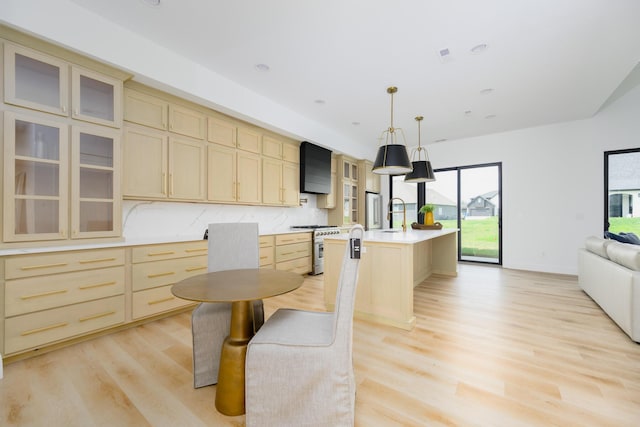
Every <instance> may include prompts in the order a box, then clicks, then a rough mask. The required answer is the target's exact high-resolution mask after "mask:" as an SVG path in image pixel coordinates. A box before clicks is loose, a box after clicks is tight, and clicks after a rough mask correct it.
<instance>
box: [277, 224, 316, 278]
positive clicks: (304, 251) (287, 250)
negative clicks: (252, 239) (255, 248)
mask: <svg viewBox="0 0 640 427" xmlns="http://www.w3.org/2000/svg"><path fill="white" fill-rule="evenodd" d="M275 241H276V246H275V261H276V270H287V271H293V272H295V273H300V274H306V273H309V272H311V268H312V265H311V264H312V259H311V233H287V234H278V235H276V236H275Z"/></svg>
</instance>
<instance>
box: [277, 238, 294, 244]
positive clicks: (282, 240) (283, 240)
mask: <svg viewBox="0 0 640 427" xmlns="http://www.w3.org/2000/svg"><path fill="white" fill-rule="evenodd" d="M295 241H296V240H295V239H280V242H283V243H284V242H295Z"/></svg>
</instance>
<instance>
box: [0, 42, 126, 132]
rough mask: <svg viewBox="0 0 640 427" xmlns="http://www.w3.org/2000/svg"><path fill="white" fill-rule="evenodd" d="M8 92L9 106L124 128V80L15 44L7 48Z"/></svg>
mask: <svg viewBox="0 0 640 427" xmlns="http://www.w3.org/2000/svg"><path fill="white" fill-rule="evenodd" d="M70 77H71V78H70ZM4 88H5V92H4V101H5V102H6V103H7V104H12V105H17V106H20V107H26V108H30V109H34V110H39V111H44V112H46V113H51V114H56V115H59V116H65V117H71V118H73V119H76V120H82V121H86V122H91V123H97V124H101V125H105V126H111V127H121V125H122V81H121V80H118V79H115V78H112V77H109V76H105V75H102V74H100V73H96V72H93V71H90V70H87V69H84V68H82V67H79V66H76V65H73V64H70V63H68V62H65V61H62V60H60V59H57V58H55V57H52V56H49V55H46V54H43V53H40V52H37V51H35V50H31V49H28V48H25V47H22V46H17V45H14V44H11V43H5V46H4ZM69 94H71V96H70V97H69Z"/></svg>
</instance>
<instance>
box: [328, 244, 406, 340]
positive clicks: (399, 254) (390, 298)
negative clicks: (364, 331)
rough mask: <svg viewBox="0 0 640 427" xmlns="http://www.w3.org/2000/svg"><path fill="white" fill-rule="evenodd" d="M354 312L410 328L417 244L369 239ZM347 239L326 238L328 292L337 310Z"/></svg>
mask: <svg viewBox="0 0 640 427" xmlns="http://www.w3.org/2000/svg"><path fill="white" fill-rule="evenodd" d="M364 248H365V252H364V253H363V254H362V259H361V261H360V271H359V277H358V289H357V293H356V303H355V311H354V316H355V317H357V318H360V319H367V320H371V321H375V322H378V323H382V324H386V325H391V326H395V327H398V328H402V329H406V330H410V329H412V328H413V327H414V325H415V321H416V319H415V316H414V315H413V245H411V244H397V243H395V244H394V243H378V242H365V243H364ZM344 250H345V241H344V240H337V239H336V240H334V239H326V238H325V240H324V260H325V261H324V262H325V269H324V296H325V305H326V306H327V309H329V310H333V307H334V305H335V293H336V289H337V286H338V280H339V276H340V268H341V265H342V256H343V254H344Z"/></svg>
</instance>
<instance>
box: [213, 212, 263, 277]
mask: <svg viewBox="0 0 640 427" xmlns="http://www.w3.org/2000/svg"><path fill="white" fill-rule="evenodd" d="M208 239H209V245H208V246H209V258H208V271H210V272H213V271H223V270H236V269H240V268H258V267H259V266H260V263H259V262H260V242H259V240H260V238H259V235H258V224H257V223H252V222H233V223H215V224H209V237H208Z"/></svg>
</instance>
